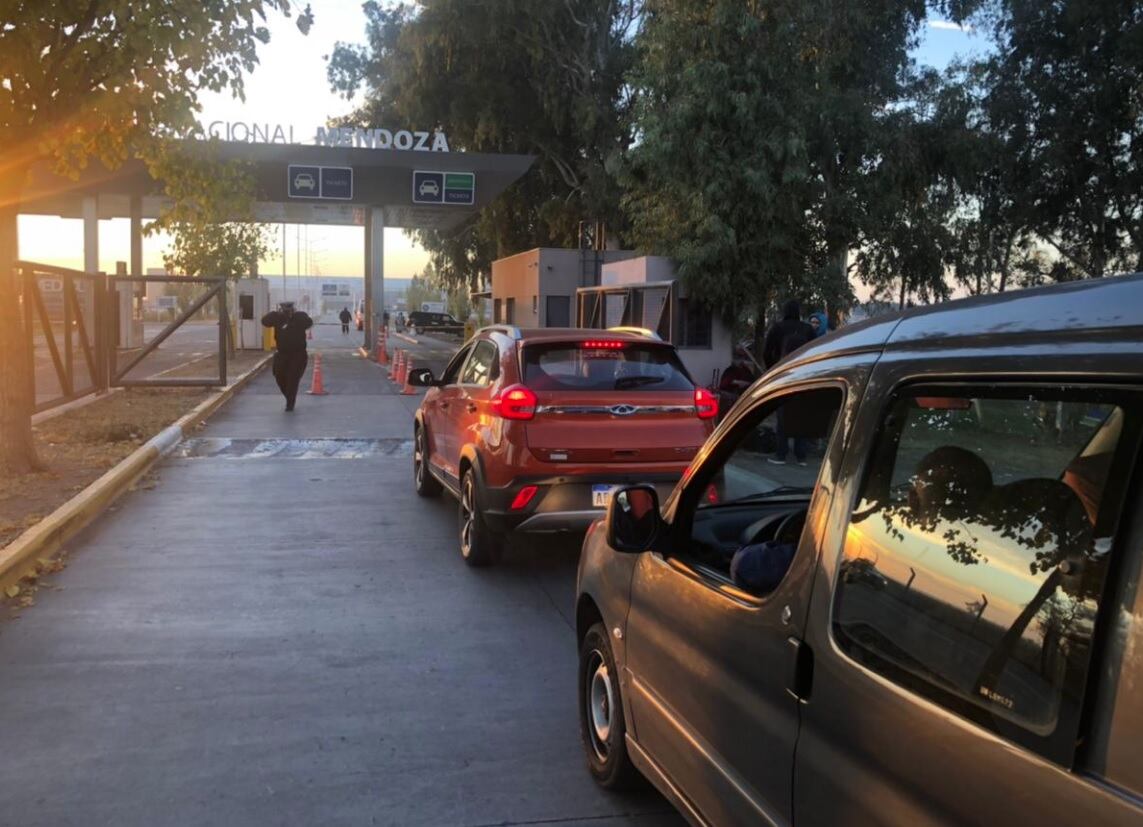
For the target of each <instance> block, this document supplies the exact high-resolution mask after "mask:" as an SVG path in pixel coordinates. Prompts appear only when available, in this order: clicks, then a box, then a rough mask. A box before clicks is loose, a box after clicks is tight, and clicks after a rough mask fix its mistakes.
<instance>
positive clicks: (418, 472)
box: [413, 431, 425, 488]
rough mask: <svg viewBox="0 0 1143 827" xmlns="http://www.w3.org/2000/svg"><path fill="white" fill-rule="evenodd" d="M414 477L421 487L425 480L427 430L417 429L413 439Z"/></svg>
mask: <svg viewBox="0 0 1143 827" xmlns="http://www.w3.org/2000/svg"><path fill="white" fill-rule="evenodd" d="M413 479H415V480H416V482H417V487H418V488H420V487H421V486H422V485H423V484H424V482H425V432H424V431H417V438H416V439H415V440H413Z"/></svg>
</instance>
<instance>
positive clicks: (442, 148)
mask: <svg viewBox="0 0 1143 827" xmlns="http://www.w3.org/2000/svg"><path fill="white" fill-rule="evenodd" d="M206 134H207V135H208V136H209V137H211V138H219V139H220V140H224V141H238V142H239V143H247V144H293V143H297V141H295V140H294V128H293V127H292V126H285V127H284V126H282V125H281V124H270V123H244V122H242V121H235V122H231V121H212V122H211V123H210V124H209V125H208V126H207V128H206ZM314 143H315V144H317V145H318V146H344V147H357V148H364V149H402V150H410V151H412V152H448V151H449V150H448V138H447V137H445V134H444V133H443V132H441V131H440V130H436V131H433V132H420V131H417V130H409V129H398V130H395V131H394V130H389V129H374V128H371V127H356V126H319V127H317V129H316V130H315V131H314Z"/></svg>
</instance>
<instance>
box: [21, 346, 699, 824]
mask: <svg viewBox="0 0 1143 827" xmlns="http://www.w3.org/2000/svg"><path fill="white" fill-rule="evenodd" d="M359 343H360V339H359V334H358V335H351V336H349V337H346V338H344V339H343V338H342V337H341V334H340V330H339V329H337V328H335V327H325V326H322V327H320V328H319V329H318V338H317V346H318V347H319V348H320V350H321V352H322V353H323V363H324V364H323V367H324V373H325V382H326V387H327V388H329V389H330V391H331V395H329V396H325V397H309V396H306V397H303V398H301V399H300V400H299V402H298V408H297V410H296V411H295V412H294V413H293V414H286V413H284V412H283V410H282V401H281V397H280V396H279V395H278V393H277V389H276V388H275V387H274V384H273V380H272V378H271V377H270V376H269V375H268V374H264V375H262V376H261V377H259V378H258V380H256V381H255V382H254V383H253V384H252V385H251V386H249V387H248V388H247V389H246V390H245V391H243V392H242V393H240V394H239V395H238V396H237V397H236V398H235V400H234V401H233V402H232V403H231V404H230V405H229V406H228V407H227V408H226V409H224V410H223V412H222V413H221V414H220V415H219V416H218V417H217V418H216V419H215V420H213V421H212V422H211V423H210V425H209V426H208V427H207V428H206V429H205V430H204V431H203V432H201V434H200V435H199V436H198V437H197V438H196V440H194V441H191V442H188V443H184V445H183V446H182V447H181V450H180V452H179V455H176V456H174V457H172V458H170V459H168V460H167V461H165V462H164V463H163V464H162V465H161V466H160V469H159V480H158V483H157V485H156V486H155V487H154V488H151V489H143V490H139V491H136V492H135V493H132V494H130V495H128V496H127V497H126V498H125V499H124V500H123V501H122V502H121V504H120V506H119V508H118V509H117V510H116V511H115V512H114V513H111V514H108V515H107V516H106V517H105V518H103V519H102V520H101V521H99V522H98V523H97V524H96V525H95V526H93V527H92V528H91V529H89V530H88V531H87V532H86V533H85V534H84V535H83V536H82V537H81V538H78V539H77V540H76V541H73V542H72V543H71V544H69V547H70V549H71V550H72V556H71V559H70V565H69V566H68V568H67V569H66V570H65V571H64V572H63V573H61V574H60V575H58V576H57V577H56V578H54V581H55V585H57V586H59V587H60V588H61V589H62V590H59V591H54V590H51V589H45V590H43V591H41V592H40V594H39V598H38V604H37V605H36V606H35V607H33V608H32V609H30V610H27V611H25V612H24V614H23V615H22V616H21V617H20V618H19V619H18V620H7V621H2V622H0V675H2V676H3V677H2V679H0V733H3V749H0V779H3V781H2V782H0V823H3V824H20V825H25V827H27V826H29V825H67V824H75V825H94V824H114V825H155V824H163V825H181V824H186V825H196V827H197V826H198V825H203V824H219V825H223V824H225V825H247V824H250V825H262V824H276V825H277V824H286V825H294V824H297V825H314V824H322V825H331V824H332V825H336V824H347V825H348V824H353V825H360V824H386V825H492V824H499V825H521V824H545V825H571V824H583V825H592V827H615V826H616V825H629V826H631V827H652V825H679V824H681V821H680V820H679V818H678V816H677V815H676V814H675V813H673V812H672V811H670V808H669V807H668V805H667V804H666V803H665V802H664V801H663V800H662V799H661V798H660V797H659V796H657V795H655V794H654V793H651V792H644V793H641V794H638V795H635V796H633V797H620V796H613V795H610V794H606V793H604V792H602V791H601V790H599V789H597V788H596V787H595V786H594V784H593V783H592V782H591V781H590V779H589V777H588V775H587V772H586V770H585V769H584V768H583V763H582V758H581V754H580V751H579V750H580V747H579V743H578V736H577V724H576V712H575V691H574V683H575V653H574V650H575V643H574V640H573V634H572V625H573V623H572V616H573V605H572V604H573V594H572V590H573V582H574V570H575V561H576V555H577V547H576V544H575V543H563V544H551V543H547V544H545V546H544V548H543V549H540V548H537V547H528V546H524V547H520V548H516V549H515V550H514V551H513V552H512V553H511V554H510V555H509V557H508V559H507V561H506V562H505V564H504V565H502V566H500V567H498V568H495V569H491V570H487V571H479V572H478V571H472V570H469V569H467V568H466V567H465V566H464V564H463V563H462V562H461V560H460V558H459V555H458V553H457V550H456V538H455V526H456V520H455V507H454V505H453V504H452V503H450V502H449V501H447V500H444V499H442V500H430V501H426V500H421V499H419V498H418V497H416V495H415V494H414V493H413V491H412V487H411V482H410V467H409V466H410V456H409V455H410V451H411V444H410V440H409V437H410V434H411V427H410V420H411V415H412V411H413V410H414V407H415V405H416V397H402V396H398V395H396V394H395V392H394V388H393V386H392V385H391V384H390V383H388V382H387V381H385V380H383V379H382V376H381V370H380V368H378V367H377V366H376V365H373V364H371V363H369V362H367V361H365V360H363V359H360V358H358V357H357V356H356V355H355V353H354V350H353V349H354V348H356V346H357V345H358V344H359ZM424 350H425V352H426V356H432V355H433V354H434V353H435V354H436V358H441V357H442V355H443V357H444V358H447V353H444V354H441V353H439V352H436V351H434V350H433V349H432V348H431V347H426V348H425V349H424ZM437 350H438V351H439V350H443V348H438V349H437ZM308 380H309V377H308V375H307V379H306V381H307V383H308Z"/></svg>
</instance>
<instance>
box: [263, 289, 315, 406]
mask: <svg viewBox="0 0 1143 827" xmlns="http://www.w3.org/2000/svg"><path fill="white" fill-rule="evenodd" d="M313 324H314V321H313V319H311V318H310V317H309V316H308V315H306V314H305V313H302V312H300V311H296V310H294V303H293V302H282V303H281V304H279V305H278V309H277V310H271V311H270V312H269V313H267V314H266V315H265V316H263V317H262V326H263V327H272V328H274V347H275V352H274V379H275V380H276V381H277V382H278V389H279V390H281V391H282V396H284V397H286V410H287V411H292V410H293V409H294V401H295V400H296V399H297V397H298V385H299V384H300V383H301V381H302V374H303V373H305V372H306V363H307V362H308V361H309V354H307V353H306V331H307V330H309V329H310V328H311V327H313Z"/></svg>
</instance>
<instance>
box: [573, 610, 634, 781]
mask: <svg viewBox="0 0 1143 827" xmlns="http://www.w3.org/2000/svg"><path fill="white" fill-rule="evenodd" d="M579 698H580V702H579V732H580V738H581V740H582V741H583V749H584V753H585V755H586V757H587V768H588V770H589V771H590V772H591V776H592V778H594V779H595V780H596V782H597V783H598V784H599V785H600V786H601V787H605V788H606V789H609V790H625V789H629V788H630V787H632V786H633V785H634V784H635V783H636V782H637V781H638V779H639V777H640V776H639V771H638V770H637V769H636V768H635V765H634V764H632V763H631V756H629V755H628V754H627V725H626V722H625V721H624V718H623V698H622V696H621V695H620V694H619V670H618V669H616V668H615V658H614V657H613V656H612V654H611V642H610V641H609V640H608V638H607V628H606V627H605V626H604V625H603V624H602V623H596V624H595V625H594V626H592V627H591V628H590V629H588V630H587V634H586V635H584V637H583V642H582V643H581V644H580V647H579Z"/></svg>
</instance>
